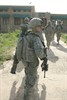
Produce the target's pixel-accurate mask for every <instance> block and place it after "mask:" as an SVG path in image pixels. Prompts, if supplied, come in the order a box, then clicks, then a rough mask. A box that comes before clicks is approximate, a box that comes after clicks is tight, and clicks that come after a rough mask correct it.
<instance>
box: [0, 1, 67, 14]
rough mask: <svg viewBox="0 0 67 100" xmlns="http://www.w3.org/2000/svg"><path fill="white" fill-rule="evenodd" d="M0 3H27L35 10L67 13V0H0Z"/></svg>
mask: <svg viewBox="0 0 67 100" xmlns="http://www.w3.org/2000/svg"><path fill="white" fill-rule="evenodd" d="M0 5H21V6H23V5H29V6H35V11H36V12H50V13H52V14H67V0H0Z"/></svg>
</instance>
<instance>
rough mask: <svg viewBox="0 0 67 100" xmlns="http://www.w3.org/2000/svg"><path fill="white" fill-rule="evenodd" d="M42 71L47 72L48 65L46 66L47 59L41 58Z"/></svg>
mask: <svg viewBox="0 0 67 100" xmlns="http://www.w3.org/2000/svg"><path fill="white" fill-rule="evenodd" d="M41 67H42V71H43V70H45V71H48V64H47V58H43V63H42V64H41Z"/></svg>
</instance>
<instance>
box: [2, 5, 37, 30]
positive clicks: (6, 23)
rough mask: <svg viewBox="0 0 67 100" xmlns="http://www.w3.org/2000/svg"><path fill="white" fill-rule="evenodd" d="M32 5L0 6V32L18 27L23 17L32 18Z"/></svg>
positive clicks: (33, 9) (33, 11)
mask: <svg viewBox="0 0 67 100" xmlns="http://www.w3.org/2000/svg"><path fill="white" fill-rule="evenodd" d="M34 13H35V7H34V6H0V32H8V31H9V30H15V29H16V28H17V29H18V28H19V26H20V24H21V23H23V21H24V18H25V17H28V18H32V17H33V16H34Z"/></svg>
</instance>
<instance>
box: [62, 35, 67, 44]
mask: <svg viewBox="0 0 67 100" xmlns="http://www.w3.org/2000/svg"><path fill="white" fill-rule="evenodd" d="M61 40H62V41H64V43H66V44H67V33H62V35H61Z"/></svg>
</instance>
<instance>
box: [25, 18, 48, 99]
mask: <svg viewBox="0 0 67 100" xmlns="http://www.w3.org/2000/svg"><path fill="white" fill-rule="evenodd" d="M28 26H29V30H31V31H30V32H29V33H28V34H27V36H26V40H27V42H26V44H25V45H26V46H24V47H23V63H24V65H25V75H26V79H25V87H24V99H23V100H34V99H33V98H31V96H32V94H33V92H34V85H35V82H36V80H37V68H38V65H39V59H38V58H40V59H41V60H43V61H44V59H45V58H46V54H45V52H44V48H45V47H44V45H43V44H44V39H43V36H42V20H41V19H40V18H33V19H31V20H30V22H29V25H28ZM27 43H28V45H27Z"/></svg>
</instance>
